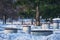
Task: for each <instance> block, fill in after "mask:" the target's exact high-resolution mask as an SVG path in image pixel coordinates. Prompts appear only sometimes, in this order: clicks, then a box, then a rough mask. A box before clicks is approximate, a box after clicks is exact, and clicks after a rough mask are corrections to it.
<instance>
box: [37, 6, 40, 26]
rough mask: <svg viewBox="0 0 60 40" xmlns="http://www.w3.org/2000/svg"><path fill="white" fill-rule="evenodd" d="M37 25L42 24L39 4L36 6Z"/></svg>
mask: <svg viewBox="0 0 60 40" xmlns="http://www.w3.org/2000/svg"><path fill="white" fill-rule="evenodd" d="M36 26H40V15H39V9H38V5H37V6H36Z"/></svg>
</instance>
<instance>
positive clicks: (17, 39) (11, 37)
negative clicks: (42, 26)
mask: <svg viewBox="0 0 60 40" xmlns="http://www.w3.org/2000/svg"><path fill="white" fill-rule="evenodd" d="M0 40H45V36H39V37H38V36H33V35H30V34H25V33H9V34H4V33H2V34H0Z"/></svg>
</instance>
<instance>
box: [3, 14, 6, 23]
mask: <svg viewBox="0 0 60 40" xmlns="http://www.w3.org/2000/svg"><path fill="white" fill-rule="evenodd" d="M3 24H6V15H3Z"/></svg>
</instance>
